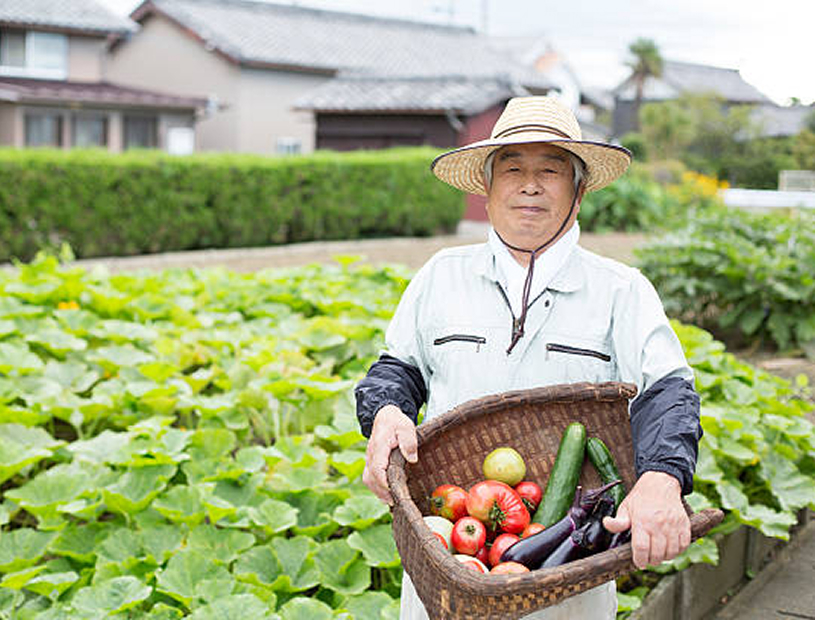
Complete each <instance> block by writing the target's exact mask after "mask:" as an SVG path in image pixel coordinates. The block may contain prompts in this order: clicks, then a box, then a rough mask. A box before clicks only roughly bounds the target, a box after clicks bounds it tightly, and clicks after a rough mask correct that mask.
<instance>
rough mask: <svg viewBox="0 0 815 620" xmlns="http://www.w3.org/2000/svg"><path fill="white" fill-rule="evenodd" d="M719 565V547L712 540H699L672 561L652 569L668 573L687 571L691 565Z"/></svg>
mask: <svg viewBox="0 0 815 620" xmlns="http://www.w3.org/2000/svg"><path fill="white" fill-rule="evenodd" d="M718 563H719V547H718V546H717V545H716V543H715V542H714V541H713V539H711V538H699V539H697V540H695V541H693V542H692V543H691V544H690V545H689V546H688V547H687V549H685V550H684V551H683V552H682V553H680V554H679V555H678V556H676V557H675V558H674V559H672V560H667V561H665V562H663V563H662V564H660V565H659V566H656V567H651V570H654V571H655V572H658V573H667V572H672V571H680V570H684V569H686V568H687V567H688V566H690V565H691V564H710V565H712V566H716V565H717V564H718Z"/></svg>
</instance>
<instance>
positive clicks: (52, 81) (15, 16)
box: [0, 0, 207, 153]
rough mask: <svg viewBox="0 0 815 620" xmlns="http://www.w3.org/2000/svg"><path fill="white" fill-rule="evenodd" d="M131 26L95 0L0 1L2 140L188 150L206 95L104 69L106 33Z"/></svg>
mask: <svg viewBox="0 0 815 620" xmlns="http://www.w3.org/2000/svg"><path fill="white" fill-rule="evenodd" d="M135 28H136V26H135V24H133V23H132V22H131V21H130V20H128V19H123V18H120V17H118V16H116V15H113V14H112V13H110V12H108V11H107V9H105V8H104V7H102V6H100V5H99V4H97V3H96V2H95V1H94V0H70V2H66V1H61V0H3V1H2V2H0V146H12V147H36V146H49V147H58V148H71V147H100V148H106V149H108V150H110V151H114V152H117V151H121V150H124V149H129V148H152V147H158V148H163V149H167V150H170V151H174V152H181V153H184V152H190V151H191V149H192V148H193V142H194V125H195V119H196V115H197V114H198V113H199V112H200V111H202V110H203V109H204V108H205V106H206V103H207V102H206V100H204V99H202V98H200V97H198V98H196V97H180V96H176V95H173V94H168V93H169V92H172V91H168V92H159V91H155V90H152V89H142V88H132V87H126V86H122V85H121V84H118V83H116V82H115V81H114V82H111V81H108V79H107V77H106V59H107V45H108V42H109V40H110V38H111V37H119V36H123V35H125V34H126V33H130V32H132V31H133V30H135Z"/></svg>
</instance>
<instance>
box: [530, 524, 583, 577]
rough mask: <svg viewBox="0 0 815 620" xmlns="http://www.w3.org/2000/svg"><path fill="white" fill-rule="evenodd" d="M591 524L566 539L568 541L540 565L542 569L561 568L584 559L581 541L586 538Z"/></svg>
mask: <svg viewBox="0 0 815 620" xmlns="http://www.w3.org/2000/svg"><path fill="white" fill-rule="evenodd" d="M589 525H590V523H586V524H584V525H583V527H581V528H579V529H577V530H575V531H574V532H572V533H571V535H569V536H567V537H566V540H564V541H563V542H561V543H560V545H558V547H557V549H555V550H554V551H553V552H552V553H550V554H549V557H547V558H546V559H545V560H544V561H543V562H542V563H541V565H540V568H551V567H553V566H560V565H561V564H566V563H567V562H572V561H573V560H578V559H580V558H581V557H583V547H582V545H581V540H582V539H583V537H584V533H585V530H586V528H587V527H588V526H589Z"/></svg>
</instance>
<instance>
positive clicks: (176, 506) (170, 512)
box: [153, 485, 206, 527]
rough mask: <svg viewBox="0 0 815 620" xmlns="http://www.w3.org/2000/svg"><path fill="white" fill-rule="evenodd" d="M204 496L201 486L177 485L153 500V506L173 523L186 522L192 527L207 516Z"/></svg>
mask: <svg viewBox="0 0 815 620" xmlns="http://www.w3.org/2000/svg"><path fill="white" fill-rule="evenodd" d="M204 496H205V492H204V490H203V489H202V488H201V487H200V486H186V485H176V486H174V487H172V488H171V489H170V490H169V491H166V492H165V493H164V494H162V495H161V496H159V497H158V498H157V499H156V500H155V501H154V502H153V508H154V509H156V510H158V511H159V512H160V513H161V514H162V515H164V516H165V517H166V518H167V519H168V520H169V521H172V522H173V523H186V524H187V525H189V526H191V527H192V526H195V525H197V524H199V523H201V521H203V520H204V517H206V511H205V509H204V504H203V497H204Z"/></svg>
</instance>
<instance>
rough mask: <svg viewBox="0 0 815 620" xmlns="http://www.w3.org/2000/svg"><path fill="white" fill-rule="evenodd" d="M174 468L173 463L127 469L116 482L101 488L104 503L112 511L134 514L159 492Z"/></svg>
mask: <svg viewBox="0 0 815 620" xmlns="http://www.w3.org/2000/svg"><path fill="white" fill-rule="evenodd" d="M175 470H176V468H175V466H173V465H154V466H150V467H140V468H137V469H128V470H127V471H126V472H125V473H124V474H123V475H122V477H121V478H119V480H118V481H117V482H116V483H114V484H112V485H110V486H107V487H105V488H104V489H102V494H103V496H104V499H105V504H106V505H107V507H108V508H109V509H110V510H113V511H114V512H120V513H122V514H124V515H126V516H127V515H131V514H135V513H137V512H139V511H140V510H143V509H144V508H146V507H147V505H148V504H149V503H150V502H151V501H152V500H153V498H155V497H156V496H157V495H158V494H159V493H161V491H162V490H163V489H164V487H165V485H166V484H167V481H168V480H169V479H170V478H171V477H172V476H173V474H174V473H175Z"/></svg>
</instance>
